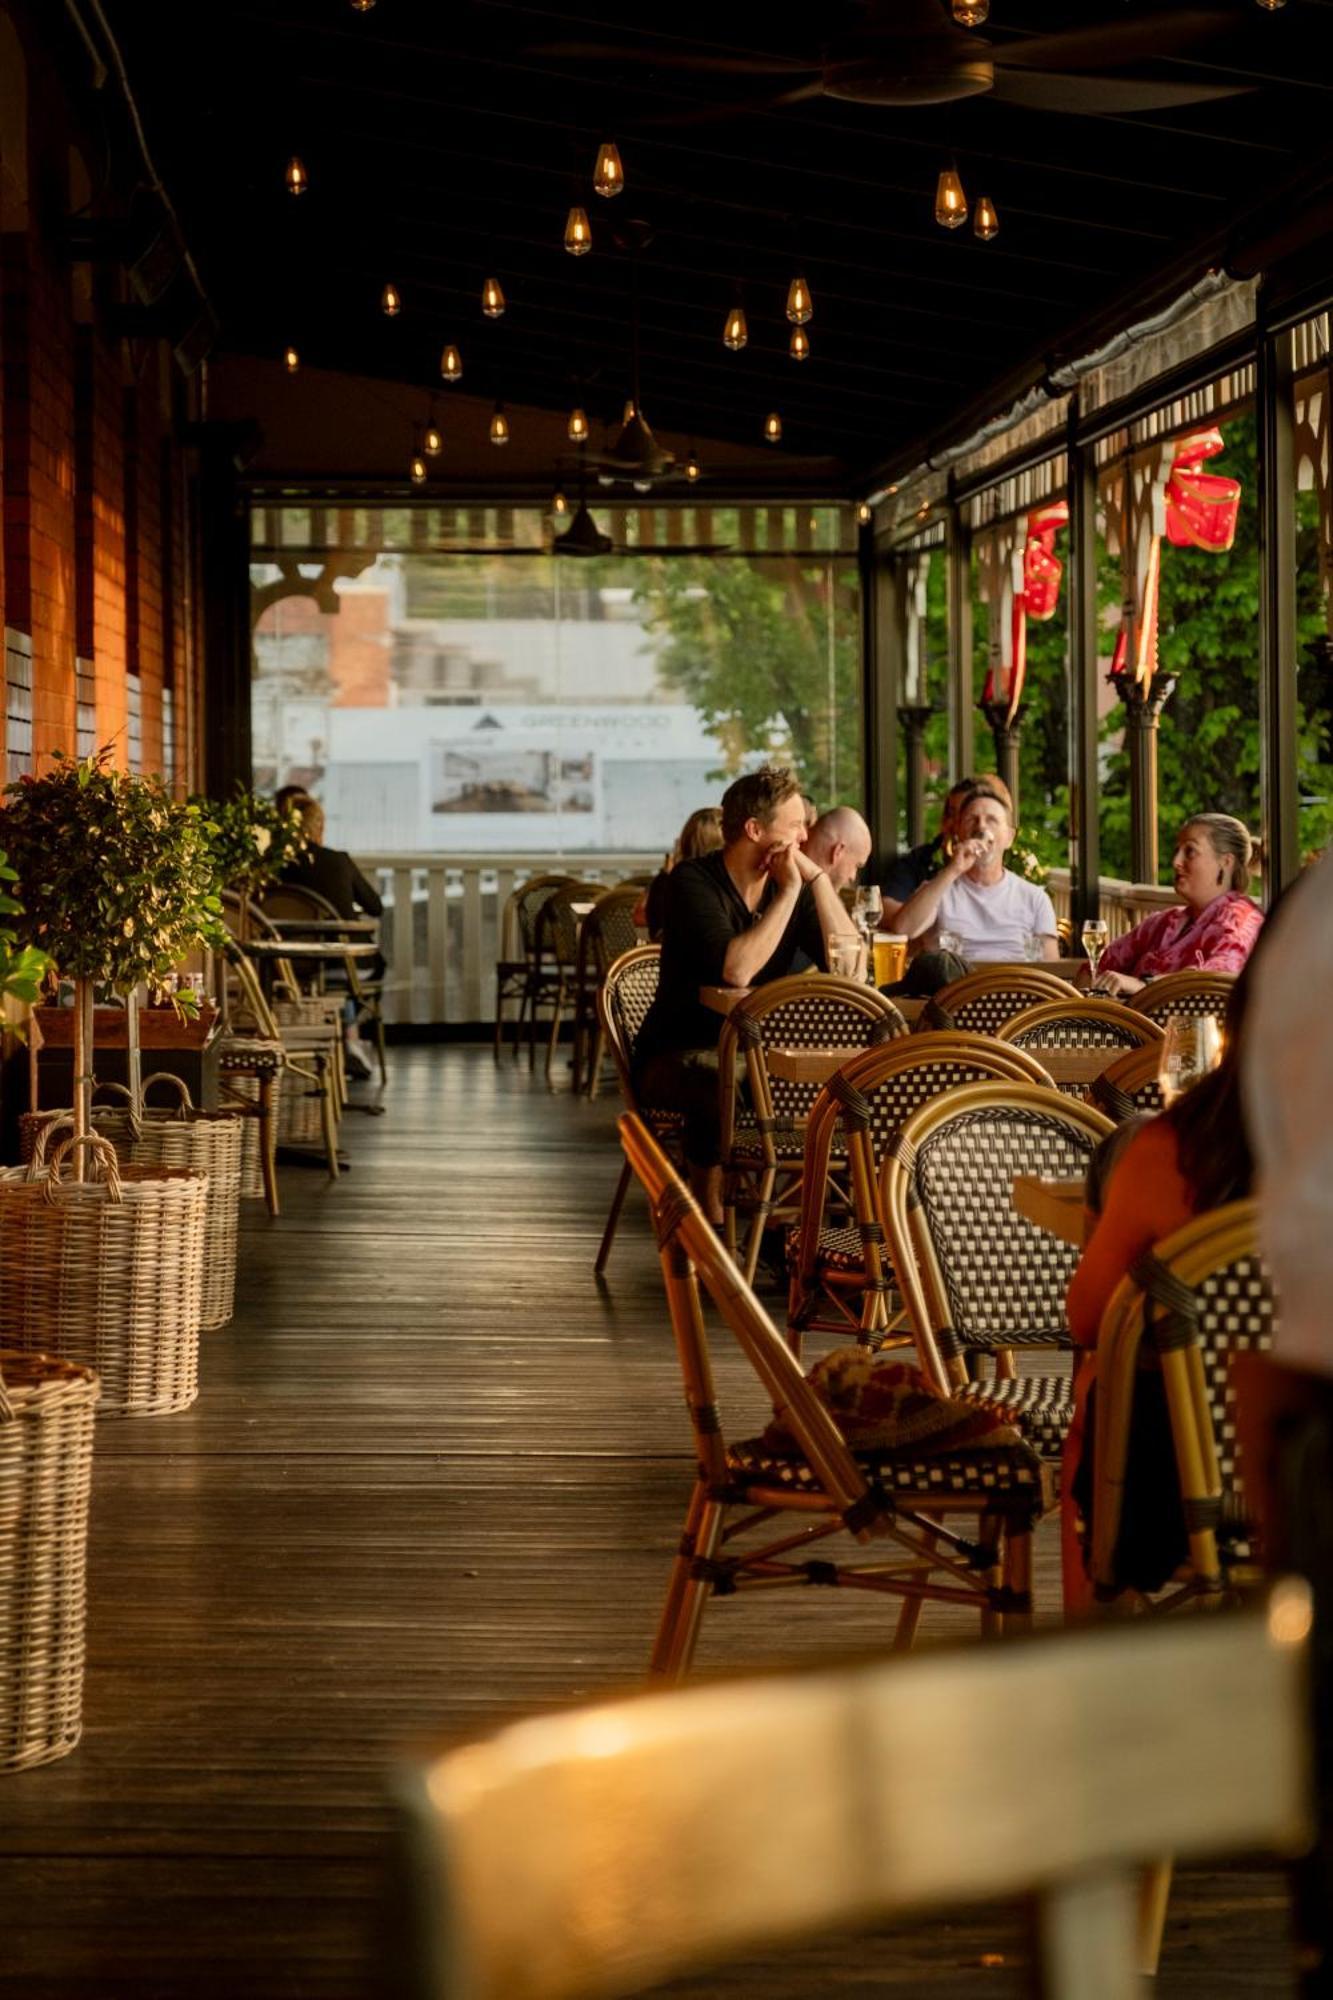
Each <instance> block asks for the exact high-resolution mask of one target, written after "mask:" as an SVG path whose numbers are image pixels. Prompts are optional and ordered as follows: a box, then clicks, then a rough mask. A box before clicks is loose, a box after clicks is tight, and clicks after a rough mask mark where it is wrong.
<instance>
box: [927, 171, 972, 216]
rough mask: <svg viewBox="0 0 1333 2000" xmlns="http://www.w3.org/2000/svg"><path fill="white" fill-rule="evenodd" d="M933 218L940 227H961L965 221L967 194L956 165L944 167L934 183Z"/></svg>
mask: <svg viewBox="0 0 1333 2000" xmlns="http://www.w3.org/2000/svg"><path fill="white" fill-rule="evenodd" d="M935 220H936V222H938V223H939V225H940V228H941V229H961V228H962V226H963V224H964V223H965V222H966V221H967V196H966V195H965V194H964V193H963V183H962V181H961V180H960V179H959V175H958V169H957V167H946V168H945V169H944V172H943V173H942V174H941V175H940V177H939V180H938V181H937V182H936V184H935Z"/></svg>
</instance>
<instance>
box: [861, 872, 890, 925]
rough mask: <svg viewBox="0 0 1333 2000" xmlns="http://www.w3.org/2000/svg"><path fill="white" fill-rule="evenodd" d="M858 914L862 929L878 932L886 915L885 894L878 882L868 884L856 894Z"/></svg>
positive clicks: (863, 885)
mask: <svg viewBox="0 0 1333 2000" xmlns="http://www.w3.org/2000/svg"><path fill="white" fill-rule="evenodd" d="M856 913H857V917H858V919H859V920H860V922H861V925H862V927H863V928H864V929H865V930H867V931H877V930H878V929H879V920H880V918H881V917H882V916H883V914H884V892H883V890H882V889H881V888H880V886H879V884H878V882H866V883H863V884H862V886H861V887H860V888H859V889H858V890H857V892H856Z"/></svg>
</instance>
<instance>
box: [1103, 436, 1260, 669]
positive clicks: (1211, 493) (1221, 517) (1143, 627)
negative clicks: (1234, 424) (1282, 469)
mask: <svg viewBox="0 0 1333 2000" xmlns="http://www.w3.org/2000/svg"><path fill="white" fill-rule="evenodd" d="M1225 446H1226V440H1225V439H1224V438H1223V436H1222V433H1221V431H1220V430H1217V429H1213V430H1208V431H1195V432H1193V433H1192V434H1191V435H1190V436H1189V437H1183V438H1180V439H1179V440H1178V441H1177V443H1176V447H1175V457H1174V458H1173V460H1172V463H1171V470H1170V472H1169V474H1168V475H1167V479H1166V483H1165V486H1164V489H1163V493H1162V502H1163V506H1162V518H1163V526H1164V528H1165V532H1166V539H1167V540H1168V542H1170V543H1171V544H1172V546H1173V547H1175V548H1178V549H1212V550H1214V551H1215V552H1216V553H1217V554H1219V555H1221V554H1224V553H1225V552H1226V550H1227V549H1229V548H1230V547H1231V545H1232V543H1233V542H1234V541H1235V539H1236V521H1237V518H1238V516H1239V514H1240V495H1241V487H1240V481H1239V480H1238V479H1227V478H1224V477H1223V476H1222V475H1221V474H1220V473H1216V472H1204V471H1202V470H1201V467H1202V466H1203V464H1204V462H1205V461H1206V460H1207V459H1210V458H1216V457H1217V454H1218V453H1219V452H1220V451H1222V450H1224V449H1225ZM1126 477H1128V474H1126ZM1161 582H1162V534H1161V530H1159V529H1157V528H1156V526H1154V532H1153V536H1152V540H1151V542H1150V544H1149V548H1148V565H1147V569H1146V571H1145V574H1144V579H1143V601H1142V604H1141V607H1140V611H1139V617H1138V630H1137V633H1136V643H1135V648H1134V679H1135V680H1136V681H1137V682H1138V683H1139V685H1140V686H1142V687H1147V685H1148V683H1149V682H1150V681H1151V680H1152V677H1153V675H1154V674H1155V673H1156V671H1157V607H1158V599H1159V596H1160V593H1161ZM1128 653H1129V638H1128V633H1127V632H1126V629H1125V627H1124V626H1123V625H1122V626H1121V628H1120V636H1119V637H1118V638H1117V640H1116V643H1115V657H1114V658H1113V659H1112V661H1111V672H1112V674H1123V673H1124V671H1125V668H1126V663H1127V658H1128Z"/></svg>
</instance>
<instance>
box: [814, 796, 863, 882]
mask: <svg viewBox="0 0 1333 2000" xmlns="http://www.w3.org/2000/svg"><path fill="white" fill-rule="evenodd" d="M872 844H873V843H872V842H871V838H870V828H869V827H868V826H867V825H866V823H865V821H864V820H863V819H862V817H861V815H860V813H859V812H857V811H856V810H855V808H854V807H852V806H830V808H829V810H828V811H827V812H826V813H821V814H820V816H819V818H818V819H817V820H816V821H815V823H814V825H813V826H812V827H811V828H810V830H809V832H808V833H807V834H806V836H805V851H806V854H807V855H808V856H809V858H810V860H811V861H813V862H814V864H815V866H816V867H817V868H822V869H823V871H824V873H825V874H826V875H827V876H828V878H829V881H830V882H831V883H832V884H833V886H834V888H835V889H837V890H839V891H842V890H843V889H850V888H851V887H852V884H853V883H854V882H855V881H856V878H857V876H858V875H859V874H860V873H861V870H862V869H863V868H864V867H865V865H866V863H867V861H869V859H870V849H871V846H872Z"/></svg>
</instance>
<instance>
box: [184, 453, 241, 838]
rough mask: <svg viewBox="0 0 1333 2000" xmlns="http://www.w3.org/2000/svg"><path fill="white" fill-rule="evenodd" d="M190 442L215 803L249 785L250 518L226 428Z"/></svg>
mask: <svg viewBox="0 0 1333 2000" xmlns="http://www.w3.org/2000/svg"><path fill="white" fill-rule="evenodd" d="M195 438H196V441H197V443H198V446H199V479H198V494H199V502H198V504H199V527H200V535H199V548H200V579H199V588H200V597H201V613H202V615H201V621H200V622H201V629H202V632H203V639H204V662H203V665H204V688H205V707H204V715H203V722H204V730H205V742H204V775H205V782H206V783H207V786H208V789H209V791H210V792H211V793H212V795H213V797H214V798H218V799H221V798H226V797H227V796H228V794H229V793H230V792H231V791H232V789H233V788H234V786H235V785H236V783H237V782H238V781H240V782H241V783H243V784H245V785H248V784H249V783H250V778H251V764H250V647H251V640H250V536H249V519H248V515H247V511H246V506H245V501H244V498H243V496H242V494H241V490H240V484H239V481H238V479H237V476H236V462H235V449H236V443H235V438H234V436H233V434H232V432H231V430H230V428H229V427H228V426H226V425H221V424H220V425H216V426H214V425H211V424H201V425H199V426H198V427H197V429H196V432H195Z"/></svg>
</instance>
